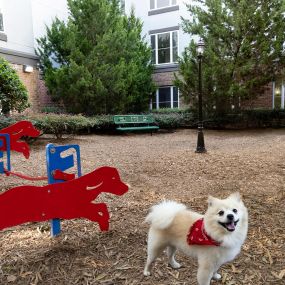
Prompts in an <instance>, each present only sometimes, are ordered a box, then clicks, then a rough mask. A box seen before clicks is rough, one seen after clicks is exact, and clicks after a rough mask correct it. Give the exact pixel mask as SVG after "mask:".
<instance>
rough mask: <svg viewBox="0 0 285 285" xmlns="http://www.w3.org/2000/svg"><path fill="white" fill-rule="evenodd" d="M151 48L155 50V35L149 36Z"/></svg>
mask: <svg viewBox="0 0 285 285" xmlns="http://www.w3.org/2000/svg"><path fill="white" fill-rule="evenodd" d="M150 42H151V48H152V49H155V35H152V36H150Z"/></svg>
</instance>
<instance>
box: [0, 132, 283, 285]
mask: <svg viewBox="0 0 285 285" xmlns="http://www.w3.org/2000/svg"><path fill="white" fill-rule="evenodd" d="M196 139H197V133H196V131H194V130H180V131H176V132H174V133H158V134H154V135H153V136H150V135H149V134H137V135H122V136H119V135H117V136H108V135H100V136H99V135H92V136H78V137H75V138H72V139H68V140H63V141H61V142H56V141H55V140H53V139H51V138H42V139H40V140H38V141H37V142H36V143H34V144H33V145H32V146H31V157H30V160H28V161H27V160H25V159H24V158H23V157H22V156H21V155H18V154H14V153H13V155H12V165H13V169H14V170H18V171H22V172H24V173H29V174H31V175H34V176H36V175H43V174H45V145H46V144H47V143H49V142H54V143H61V144H66V143H76V144H79V145H80V147H81V158H82V169H83V173H87V172H89V171H91V170H93V169H95V168H97V167H99V166H103V165H108V166H115V167H116V168H117V169H118V170H119V172H120V175H121V178H122V180H123V181H124V182H127V183H129V184H130V185H131V188H130V190H129V192H128V193H127V194H126V195H125V196H123V197H117V196H110V195H109V196H104V197H102V199H103V200H104V201H107V203H108V205H109V209H110V212H111V214H112V217H111V230H110V231H109V232H107V233H101V232H100V231H99V229H98V226H97V224H95V223H91V222H89V221H86V220H73V221H64V222H63V233H62V235H61V236H60V237H58V238H56V239H51V238H50V237H49V232H48V228H49V224H48V223H41V224H35V223H34V224H28V225H24V226H18V227H15V228H12V229H8V230H6V231H2V232H0V239H1V243H0V246H1V251H0V284H3V285H4V284H20V285H26V284H27V285H28V284H45V285H48V284H52V285H63V284H64V285H71V284H86V285H87V284H103V285H111V284H116V285H117V284H118V285H120V284H128V285H135V284H142V285H150V284H154V285H168V284H169V285H170V284H171V285H176V284H177V285H178V284H197V282H196V277H195V275H196V271H197V267H196V262H194V261H192V260H191V259H188V258H186V257H185V256H183V255H180V254H179V255H178V257H177V259H178V260H179V261H181V263H183V265H184V267H183V268H182V269H180V270H178V271H177V270H176V271H175V270H172V269H170V268H168V267H167V264H166V258H165V257H164V256H162V257H161V258H160V259H159V260H158V262H157V263H156V265H155V268H154V274H153V275H152V276H151V277H149V278H144V277H143V276H142V271H143V266H144V262H145V258H146V234H147V226H146V225H144V224H143V220H144V217H145V215H146V214H147V212H148V209H149V208H150V206H151V205H153V204H154V203H157V202H159V201H161V200H162V199H175V200H177V201H180V202H183V203H185V204H187V205H188V206H189V207H191V208H193V209H195V210H197V211H202V212H203V211H205V209H206V204H207V202H206V201H207V196H208V195H209V194H210V195H213V196H217V197H225V196H227V195H228V194H229V193H231V192H233V191H239V192H241V193H242V195H243V198H244V201H245V203H246V205H247V206H248V208H249V215H250V227H249V236H248V239H247V241H246V243H245V245H244V247H243V251H242V253H241V254H240V256H239V257H238V258H237V259H236V260H235V261H234V262H233V263H230V264H227V265H225V266H223V267H222V269H221V273H222V275H223V283H217V282H215V283H214V284H226V285H235V284H247V285H251V284H252V285H261V284H263V285H275V284H285V226H284V222H285V210H284V208H285V207H284V205H285V191H284V185H285V178H284V177H285V131H284V130H263V131H261V130H259V131H243V132H229V131H228V132H223V131H206V132H205V144H206V148H207V150H208V153H207V154H195V153H194V150H195V147H196ZM0 179H1V185H2V187H1V188H2V190H4V189H8V188H11V187H14V186H18V185H23V184H24V183H23V182H22V181H21V180H19V179H17V178H12V177H9V178H4V177H0ZM26 184H27V183H26ZM37 184H39V185H40V183H39V182H37Z"/></svg>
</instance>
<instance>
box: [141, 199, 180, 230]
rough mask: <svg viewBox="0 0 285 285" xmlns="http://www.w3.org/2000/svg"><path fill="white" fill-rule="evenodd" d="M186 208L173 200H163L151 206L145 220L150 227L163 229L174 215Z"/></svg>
mask: <svg viewBox="0 0 285 285" xmlns="http://www.w3.org/2000/svg"><path fill="white" fill-rule="evenodd" d="M185 209H186V206H185V205H183V204H179V203H177V202H175V201H163V202H161V203H160V204H157V205H155V206H153V207H152V208H151V211H150V213H149V214H148V215H147V216H146V218H145V221H146V222H147V223H149V224H151V226H152V227H154V228H157V229H160V230H163V229H166V228H168V227H169V226H170V225H171V223H172V221H173V219H174V217H175V215H176V214H177V213H178V212H180V211H183V210H185Z"/></svg>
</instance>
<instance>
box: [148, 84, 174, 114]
mask: <svg viewBox="0 0 285 285" xmlns="http://www.w3.org/2000/svg"><path fill="white" fill-rule="evenodd" d="M174 87H176V86H173V85H171V86H160V87H159V88H157V89H156V92H155V102H156V110H158V109H160V107H159V89H160V88H170V108H171V109H174V108H179V106H180V98H179V89H178V87H176V88H177V107H174V106H173V103H174V102H173V89H174ZM150 107H151V110H152V109H153V106H152V102H151V105H150ZM163 108H164V107H163Z"/></svg>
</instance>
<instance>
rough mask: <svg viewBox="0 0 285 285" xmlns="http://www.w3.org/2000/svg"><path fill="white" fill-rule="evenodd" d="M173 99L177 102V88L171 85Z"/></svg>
mask: <svg viewBox="0 0 285 285" xmlns="http://www.w3.org/2000/svg"><path fill="white" fill-rule="evenodd" d="M173 101H177V102H178V88H177V87H175V86H173Z"/></svg>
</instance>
